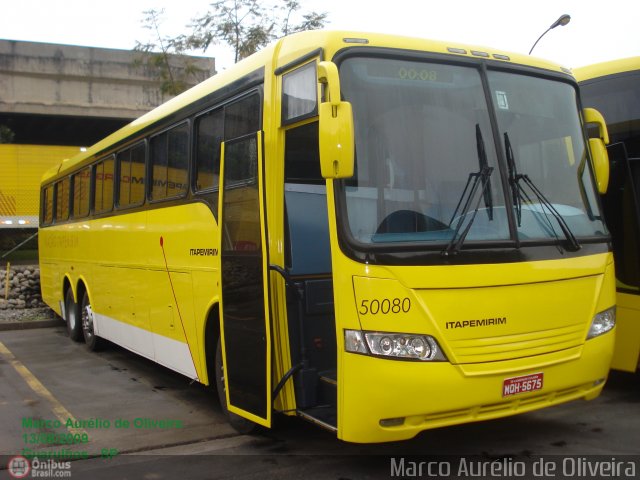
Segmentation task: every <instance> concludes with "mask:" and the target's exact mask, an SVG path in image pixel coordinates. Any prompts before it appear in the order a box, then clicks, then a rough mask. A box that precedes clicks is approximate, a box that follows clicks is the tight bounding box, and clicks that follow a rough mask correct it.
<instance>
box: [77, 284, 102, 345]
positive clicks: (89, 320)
mask: <svg viewBox="0 0 640 480" xmlns="http://www.w3.org/2000/svg"><path fill="white" fill-rule="evenodd" d="M80 318H81V319H82V334H83V336H84V341H85V343H86V344H87V348H88V349H89V350H90V351H92V352H96V351H98V350H100V349H101V348H102V346H103V343H104V342H103V340H102V339H101V338H100V337H98V336H97V335H96V334H95V332H94V330H93V310H91V303H90V302H89V294H87V292H84V294H83V295H82V302H81V303H80Z"/></svg>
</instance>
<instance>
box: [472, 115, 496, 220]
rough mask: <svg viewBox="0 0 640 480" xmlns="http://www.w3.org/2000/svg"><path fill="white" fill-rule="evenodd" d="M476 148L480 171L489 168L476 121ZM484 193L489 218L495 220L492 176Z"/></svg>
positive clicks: (488, 179) (484, 188)
mask: <svg viewBox="0 0 640 480" xmlns="http://www.w3.org/2000/svg"><path fill="white" fill-rule="evenodd" d="M476 148H477V150H478V164H479V165H480V172H482V170H483V169H484V168H489V162H488V161H487V151H486V150H485V148H484V140H483V139H482V132H481V131H480V124H479V123H476ZM489 175H491V172H489ZM482 194H483V196H484V206H485V207H486V209H487V215H488V216H489V220H493V192H492V191H491V178H489V177H487V185H486V186H483V190H482Z"/></svg>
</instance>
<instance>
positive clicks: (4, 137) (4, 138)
mask: <svg viewBox="0 0 640 480" xmlns="http://www.w3.org/2000/svg"><path fill="white" fill-rule="evenodd" d="M15 136H16V134H15V133H14V132H13V130H11V129H10V128H9V127H7V126H6V125H0V143H12V142H13V139H14V138H15Z"/></svg>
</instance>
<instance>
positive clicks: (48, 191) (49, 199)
mask: <svg viewBox="0 0 640 480" xmlns="http://www.w3.org/2000/svg"><path fill="white" fill-rule="evenodd" d="M43 195H44V199H43V206H44V215H43V216H42V221H43V223H44V224H45V225H49V224H51V223H52V222H53V185H49V186H48V187H45V189H44V191H43Z"/></svg>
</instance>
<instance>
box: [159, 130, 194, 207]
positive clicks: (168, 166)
mask: <svg viewBox="0 0 640 480" xmlns="http://www.w3.org/2000/svg"><path fill="white" fill-rule="evenodd" d="M151 164H152V178H151V185H152V187H151V199H152V200H162V199H165V198H175V197H182V196H184V195H185V194H186V193H187V184H188V173H189V170H188V165H189V125H188V124H187V123H183V124H182V125H179V126H177V127H174V128H172V129H171V130H168V131H166V132H164V133H161V134H160V135H157V136H155V137H153V138H152V139H151Z"/></svg>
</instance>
